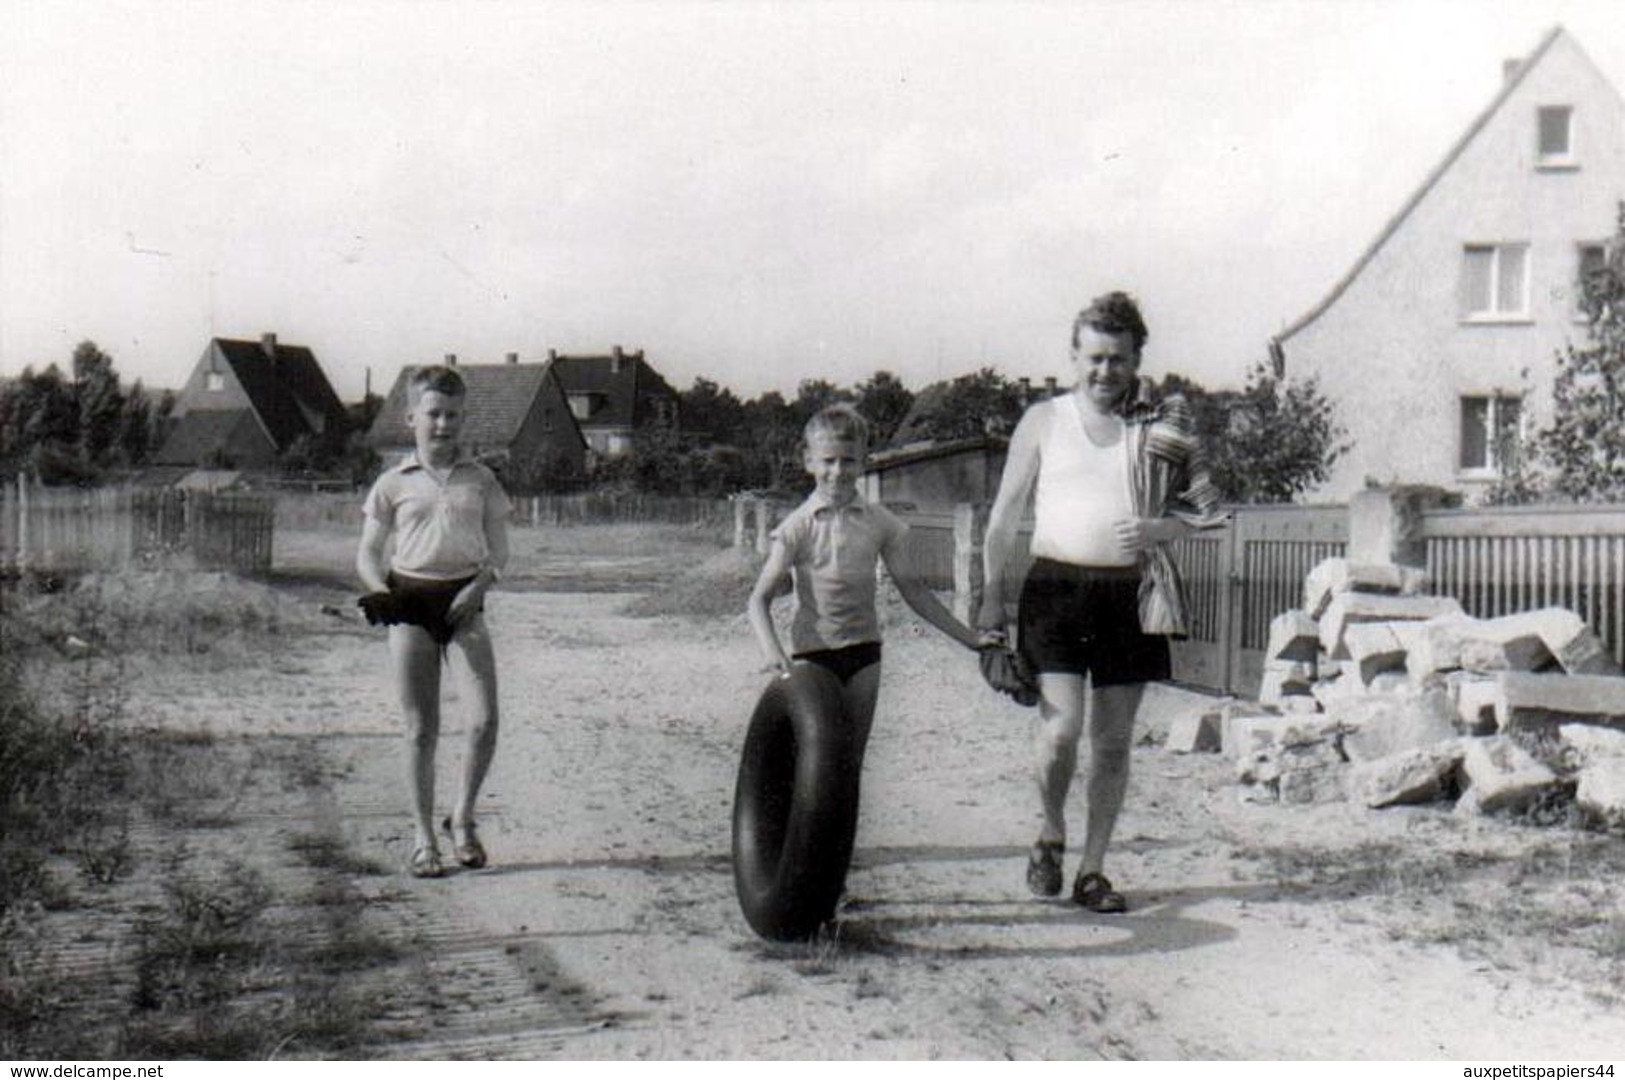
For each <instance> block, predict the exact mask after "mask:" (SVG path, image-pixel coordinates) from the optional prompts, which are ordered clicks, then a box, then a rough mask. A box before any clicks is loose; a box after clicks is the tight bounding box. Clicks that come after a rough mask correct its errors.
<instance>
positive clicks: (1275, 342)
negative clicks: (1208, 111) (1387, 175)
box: [1270, 26, 1583, 364]
mask: <svg viewBox="0 0 1625 1080" xmlns="http://www.w3.org/2000/svg"><path fill="white" fill-rule="evenodd" d="M1563 36H1566V31H1564V29H1563V28H1562V27H1561V26H1554V27H1552V29H1551V30H1549V31H1547V33H1546V36H1545V37H1544V38H1542V39H1541V42H1540V44H1539V45H1537V46H1535V51H1534V52H1532V53H1530V54H1529V56H1528V58H1527V59H1525V60H1524V61H1523V62H1522V63H1520V64H1518V68H1517V71H1515V72H1514V73H1513V74H1512V75H1511V76H1510V77H1509V78H1507V79H1504V80H1503V81H1502V84H1501V89H1500V91H1499V92H1498V93H1497V94H1496V95H1495V98H1494V100H1492V101H1491V102H1490V103H1489V106H1488V107H1487V108H1485V109H1484V111H1483V112H1481V113H1480V114H1479V115H1478V117H1477V119H1475V120H1474V121H1473V122H1472V123H1471V124H1470V125H1468V127H1467V130H1466V132H1465V133H1464V134H1463V135H1462V136H1461V138H1460V139H1458V140H1456V144H1455V145H1454V146H1452V147H1451V148H1450V152H1449V153H1447V154H1446V155H1445V156H1444V160H1443V161H1441V162H1439V164H1438V165H1437V166H1435V167H1434V169H1433V171H1432V172H1430V173H1428V176H1427V179H1426V180H1424V181H1422V186H1421V187H1419V188H1418V189H1417V190H1416V191H1415V193H1414V194H1412V195H1411V197H1410V198H1409V199H1407V200H1406V201H1405V204H1404V205H1403V206H1401V207H1400V208H1399V212H1398V213H1397V214H1395V215H1394V216H1393V217H1392V218H1390V219H1389V220H1388V223H1387V224H1386V225H1384V226H1383V228H1382V231H1381V232H1380V233H1378V234H1377V238H1376V239H1375V240H1373V241H1372V242H1371V245H1370V246H1369V247H1367V248H1366V249H1365V251H1364V252H1363V253H1362V254H1361V255H1360V257H1359V258H1358V259H1356V260H1355V261H1354V265H1353V266H1352V267H1350V268H1349V271H1348V273H1346V274H1344V275H1343V277H1342V278H1341V279H1340V280H1339V281H1338V282H1337V284H1336V285H1334V286H1332V291H1331V292H1330V293H1329V294H1327V296H1326V298H1325V299H1324V300H1322V301H1321V302H1320V303H1318V304H1316V305H1315V306H1314V307H1313V308H1312V309H1310V311H1309V312H1308V314H1306V315H1304V316H1303V317H1302V318H1300V319H1299V320H1298V321H1297V322H1295V323H1293V324H1292V325H1291V326H1288V327H1287V328H1286V329H1285V330H1283V331H1281V332H1280V333H1279V334H1276V335H1275V336H1274V337H1273V338H1272V339H1271V342H1270V352H1271V356H1272V357H1273V358H1275V359H1276V363H1277V364H1279V363H1280V358H1279V347H1280V343H1281V342H1284V341H1285V340H1286V339H1287V338H1289V337H1291V336H1292V335H1293V334H1296V333H1297V332H1298V331H1299V330H1302V329H1303V328H1304V327H1306V326H1308V325H1309V324H1310V323H1312V322H1314V321H1315V320H1316V319H1318V318H1320V316H1321V315H1323V314H1325V312H1326V310H1327V309H1328V308H1330V307H1331V306H1332V305H1333V304H1334V303H1336V302H1337V299H1338V298H1339V297H1340V296H1342V295H1343V293H1344V292H1346V291H1347V290H1348V287H1349V286H1350V285H1352V284H1353V283H1354V279H1355V278H1357V277H1359V276H1360V272H1361V271H1362V270H1364V269H1365V268H1366V266H1367V265H1368V264H1369V263H1370V262H1371V260H1372V259H1374V258H1376V255H1377V252H1379V251H1381V250H1382V247H1383V245H1384V244H1386V243H1387V242H1388V239H1389V237H1391V236H1393V235H1394V234H1395V233H1396V232H1398V231H1399V228H1400V226H1401V225H1403V224H1404V223H1405V219H1406V218H1408V217H1410V215H1411V212H1412V211H1413V210H1415V209H1416V207H1417V206H1418V205H1420V204H1421V202H1422V200H1423V199H1425V198H1426V197H1427V195H1428V193H1429V192H1430V191H1432V190H1433V188H1434V185H1436V184H1437V183H1438V182H1439V180H1440V179H1441V178H1442V177H1443V176H1444V175H1445V174H1446V173H1447V172H1449V171H1450V167H1451V166H1452V165H1454V164H1455V163H1456V160H1457V159H1458V158H1460V157H1461V155H1462V153H1463V152H1464V151H1465V150H1466V149H1467V147H1468V146H1469V145H1470V144H1471V143H1472V141H1473V139H1474V138H1476V137H1477V135H1478V133H1479V132H1480V131H1482V130H1483V129H1484V127H1485V125H1487V124H1488V123H1489V122H1490V120H1491V119H1492V118H1493V117H1494V116H1495V114H1496V113H1497V112H1499V111H1500V108H1501V105H1502V103H1503V102H1505V101H1506V99H1507V98H1508V97H1510V96H1511V95H1512V93H1513V91H1515V90H1516V89H1517V88H1518V86H1519V84H1521V83H1522V82H1523V80H1524V78H1525V76H1527V75H1528V74H1529V72H1530V71H1531V70H1533V68H1534V66H1535V65H1536V64H1538V63H1539V62H1540V60H1541V58H1542V57H1543V56H1545V55H1546V53H1547V52H1548V51H1549V50H1550V49H1551V47H1552V44H1553V43H1554V42H1555V41H1557V39H1558V38H1560V37H1563ZM1576 48H1578V45H1576ZM1582 55H1583V53H1582Z"/></svg>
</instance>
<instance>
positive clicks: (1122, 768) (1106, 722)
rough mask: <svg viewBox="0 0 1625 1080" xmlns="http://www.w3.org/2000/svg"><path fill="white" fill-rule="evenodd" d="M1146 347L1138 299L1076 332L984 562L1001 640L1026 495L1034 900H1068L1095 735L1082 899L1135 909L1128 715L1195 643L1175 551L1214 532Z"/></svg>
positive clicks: (1037, 416) (1093, 310) (1030, 416)
mask: <svg viewBox="0 0 1625 1080" xmlns="http://www.w3.org/2000/svg"><path fill="white" fill-rule="evenodd" d="M1146 337H1147V332H1146V327H1145V321H1144V319H1143V318H1142V317H1141V315H1140V311H1139V307H1138V306H1137V305H1136V304H1135V302H1134V300H1133V299H1132V298H1131V297H1129V296H1128V295H1127V294H1125V293H1122V292H1111V293H1107V294H1105V295H1103V296H1100V297H1097V298H1096V299H1095V300H1094V301H1093V302H1092V303H1090V305H1089V306H1088V307H1086V308H1084V310H1083V311H1082V312H1080V313H1079V315H1078V317H1077V319H1076V320H1075V321H1074V323H1073V327H1072V359H1071V371H1072V375H1073V380H1074V387H1073V389H1072V390H1071V391H1070V392H1069V393H1066V394H1063V395H1059V396H1057V397H1053V398H1051V399H1049V400H1047V401H1042V402H1039V403H1038V404H1036V405H1034V406H1032V407H1031V408H1029V409H1028V410H1027V412H1026V414H1025V415H1023V416H1022V418H1021V422H1020V423H1019V424H1018V425H1017V426H1016V430H1015V433H1014V434H1013V435H1012V436H1011V440H1010V449H1009V454H1008V457H1007V458H1006V461H1005V467H1004V475H1003V477H1002V479H1001V480H1000V483H999V493H998V497H997V498H996V499H995V501H994V503H993V508H992V510H991V512H990V514H989V519H988V528H987V538H986V542H985V545H984V549H983V558H984V561H985V567H984V570H985V572H984V578H985V586H984V592H983V598H982V605H981V609H980V612H979V614H978V616H977V620H976V622H977V626H978V628H979V629H981V630H982V632H983V635H984V640H985V641H988V642H993V643H997V642H1001V641H1002V640H1003V639H1004V636H1005V597H1006V588H1005V580H1006V575H1005V570H1006V564H1007V563H1008V562H1009V559H1010V555H1011V553H1012V550H1013V545H1014V542H1015V539H1016V529H1017V526H1018V524H1019V522H1020V520H1021V517H1022V514H1023V511H1024V510H1025V508H1026V505H1027V500H1028V497H1029V496H1033V497H1034V499H1035V506H1034V516H1035V526H1034V529H1033V539H1032V554H1033V556H1034V561H1033V565H1032V569H1031V570H1030V571H1029V572H1028V574H1027V578H1026V582H1025V584H1024V585H1023V586H1022V590H1021V594H1020V603H1019V606H1018V616H1017V647H1018V649H1019V651H1020V653H1021V655H1022V656H1023V657H1024V658H1025V660H1026V661H1027V663H1028V665H1029V666H1030V667H1031V668H1032V669H1033V670H1034V671H1036V672H1037V673H1038V681H1039V692H1040V700H1039V717H1038V723H1037V737H1036V750H1037V779H1038V793H1039V799H1040V801H1041V804H1042V809H1043V824H1042V826H1041V828H1040V831H1039V835H1038V840H1037V842H1035V843H1034V845H1033V848H1032V852H1031V855H1030V857H1029V859H1028V866H1027V884H1028V886H1029V887H1030V888H1031V889H1032V891H1033V893H1034V894H1035V895H1037V896H1043V897H1050V896H1057V895H1059V894H1060V891H1061V885H1062V882H1063V874H1062V860H1063V856H1064V854H1065V850H1066V836H1067V833H1066V815H1065V809H1066V797H1067V793H1068V791H1069V790H1070V788H1071V785H1072V777H1073V774H1074V773H1075V772H1076V769H1077V756H1078V742H1079V739H1080V738H1081V736H1082V734H1083V731H1084V729H1085V726H1087V728H1088V731H1089V762H1088V771H1087V776H1086V780H1085V783H1086V785H1087V790H1086V801H1087V813H1088V816H1087V819H1086V830H1085V834H1084V844H1083V852H1082V863H1081V865H1080V866H1079V869H1078V875H1077V878H1076V879H1075V881H1074V882H1073V886H1072V899H1073V900H1074V901H1076V902H1077V903H1078V904H1080V905H1082V906H1083V907H1085V908H1087V909H1088V910H1090V911H1096V912H1104V913H1115V912H1122V911H1126V910H1127V908H1128V905H1127V902H1126V900H1125V899H1124V897H1123V895H1122V894H1121V893H1119V892H1118V891H1117V890H1116V889H1115V888H1114V887H1113V885H1112V882H1111V880H1110V879H1109V878H1107V877H1106V875H1105V873H1104V863H1105V856H1106V847H1107V844H1108V843H1109V842H1110V840H1111V835H1112V830H1113V828H1114V827H1115V825H1116V823H1117V816H1118V812H1119V811H1120V810H1121V809H1122V805H1123V795H1124V792H1125V791H1126V789H1127V786H1128V765H1129V750H1130V747H1131V745H1132V742H1133V735H1134V717H1135V713H1136V711H1137V710H1138V708H1139V704H1140V698H1141V696H1142V694H1143V692H1144V688H1145V684H1146V683H1148V682H1151V681H1154V680H1159V679H1166V678H1167V677H1168V675H1169V651H1168V637H1169V636H1183V635H1184V634H1185V632H1186V626H1185V618H1184V602H1183V599H1182V596H1181V590H1180V584H1179V580H1178V576H1177V574H1176V573H1175V571H1174V566H1173V562H1172V560H1171V559H1170V557H1169V555H1168V551H1167V546H1168V545H1169V544H1171V543H1173V542H1174V541H1176V540H1178V539H1180V538H1181V537H1183V536H1185V535H1186V534H1187V533H1188V532H1190V531H1191V530H1192V529H1194V528H1204V527H1210V526H1213V525H1217V524H1220V523H1221V522H1222V520H1223V519H1222V516H1221V515H1220V514H1219V513H1218V512H1217V492H1216V491H1215V490H1214V489H1213V487H1212V485H1211V484H1210V483H1209V482H1208V479H1207V476H1206V473H1205V471H1204V470H1203V469H1202V468H1201V467H1200V463H1199V455H1198V454H1197V453H1196V450H1197V448H1196V446H1195V443H1194V440H1193V439H1192V437H1191V427H1192V425H1191V423H1190V419H1189V413H1188V411H1187V410H1186V408H1185V406H1184V402H1183V401H1182V400H1181V399H1178V398H1170V399H1169V400H1168V401H1166V402H1164V403H1163V404H1162V405H1161V407H1157V408H1154V407H1152V406H1151V405H1149V404H1148V403H1147V402H1146V401H1145V400H1144V398H1143V396H1142V394H1141V392H1140V391H1141V386H1140V381H1139V369H1140V355H1141V351H1142V349H1143V348H1144V346H1145V341H1146Z"/></svg>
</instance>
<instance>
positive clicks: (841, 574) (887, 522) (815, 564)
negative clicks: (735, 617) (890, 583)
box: [773, 491, 908, 653]
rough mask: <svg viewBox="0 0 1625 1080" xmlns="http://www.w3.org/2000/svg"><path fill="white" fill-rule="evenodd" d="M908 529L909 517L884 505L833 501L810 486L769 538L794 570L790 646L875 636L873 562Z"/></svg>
mask: <svg viewBox="0 0 1625 1080" xmlns="http://www.w3.org/2000/svg"><path fill="white" fill-rule="evenodd" d="M907 532H908V525H907V523H906V522H904V521H903V520H902V519H900V518H899V517H898V516H897V515H896V514H893V513H892V512H891V511H890V510H887V509H886V508H885V507H884V506H879V505H877V504H874V503H868V502H865V501H864V500H863V498H862V497H861V496H858V497H855V498H854V499H853V500H852V501H851V502H849V503H847V504H846V505H845V506H841V507H836V506H833V505H831V504H830V502H829V500H828V499H826V498H824V496H823V495H822V494H820V493H819V492H816V491H815V492H813V494H812V495H811V496H810V497H809V498H808V499H807V501H806V502H804V503H802V504H801V505H800V506H798V507H796V508H795V509H794V510H793V511H791V512H790V515H789V516H788V517H786V518H785V519H784V520H783V521H782V522H780V523H779V527H778V528H776V529H774V530H773V539H774V540H775V541H777V542H779V543H781V544H783V545H784V550H785V554H786V555H787V556H788V560H789V564H790V566H791V567H792V568H793V569H794V570H795V583H796V614H795V618H794V619H793V620H792V621H791V623H790V651H791V652H793V653H806V652H816V651H818V650H820V649H843V648H845V647H847V646H848V645H862V644H864V643H865V642H870V641H879V640H880V620H879V618H878V616H877V615H876V613H875V566H876V563H877V562H878V560H879V559H880V556H881V553H882V552H883V551H885V550H886V548H887V547H888V546H889V545H891V544H894V543H896V542H897V541H898V540H899V539H901V538H902V536H903V534H905V533H907Z"/></svg>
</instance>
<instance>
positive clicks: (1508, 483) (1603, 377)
mask: <svg viewBox="0 0 1625 1080" xmlns="http://www.w3.org/2000/svg"><path fill="white" fill-rule="evenodd" d="M1578 284H1579V288H1580V310H1581V311H1582V312H1583V313H1584V315H1585V319H1586V338H1587V341H1588V343H1587V344H1586V345H1584V346H1580V347H1576V346H1574V345H1569V346H1567V347H1566V348H1565V349H1563V350H1562V351H1561V352H1559V353H1558V368H1557V377H1556V379H1555V380H1554V381H1553V384H1552V422H1551V424H1550V425H1549V426H1547V427H1544V428H1542V429H1541V430H1540V431H1539V432H1538V433H1536V435H1535V436H1534V437H1533V438H1532V439H1531V440H1529V444H1528V446H1527V447H1526V448H1525V449H1526V450H1527V460H1526V461H1523V462H1520V463H1517V464H1515V465H1514V467H1513V468H1512V469H1510V470H1509V472H1508V475H1507V477H1506V478H1505V479H1504V480H1503V481H1502V482H1501V483H1500V484H1499V485H1498V486H1497V489H1496V490H1495V491H1493V492H1491V494H1490V501H1492V502H1533V501H1535V500H1537V499H1542V498H1545V499H1553V498H1555V499H1557V500H1559V501H1567V502H1625V202H1621V203H1620V204H1619V207H1618V209H1617V211H1616V216H1615V223H1614V236H1613V239H1612V240H1611V241H1610V242H1609V244H1608V246H1607V249H1606V253H1605V256H1604V258H1603V261H1602V263H1601V265H1599V266H1597V267H1596V268H1595V269H1594V270H1593V271H1592V272H1591V273H1589V274H1587V275H1586V277H1585V280H1583V281H1581V282H1579V283H1578Z"/></svg>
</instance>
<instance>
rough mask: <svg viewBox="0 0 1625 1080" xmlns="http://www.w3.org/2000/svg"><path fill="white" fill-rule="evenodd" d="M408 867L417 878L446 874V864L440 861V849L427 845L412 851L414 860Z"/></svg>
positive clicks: (436, 876)
mask: <svg viewBox="0 0 1625 1080" xmlns="http://www.w3.org/2000/svg"><path fill="white" fill-rule="evenodd" d="M407 869H409V870H410V871H411V872H412V876H413V877H415V878H438V877H445V876H446V864H445V863H443V862H441V861H440V849H438V848H436V847H432V846H428V845H425V846H423V847H420V848H418V849H417V850H416V851H413V852H412V861H411V862H409V863H408V864H407Z"/></svg>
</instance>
